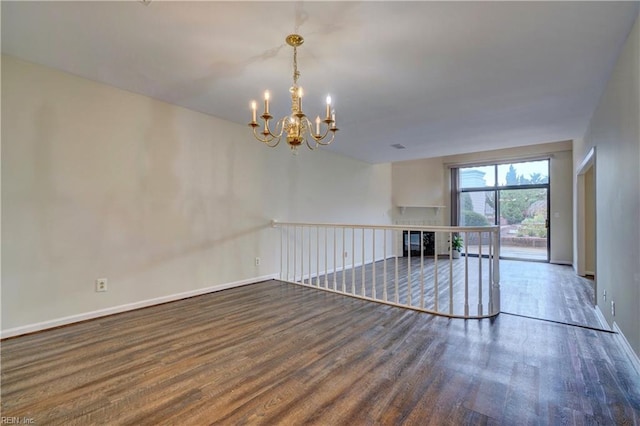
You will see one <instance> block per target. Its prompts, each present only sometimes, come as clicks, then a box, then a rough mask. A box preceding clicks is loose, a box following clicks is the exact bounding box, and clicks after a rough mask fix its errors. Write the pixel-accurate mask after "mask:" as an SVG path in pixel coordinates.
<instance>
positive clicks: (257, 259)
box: [256, 257, 260, 266]
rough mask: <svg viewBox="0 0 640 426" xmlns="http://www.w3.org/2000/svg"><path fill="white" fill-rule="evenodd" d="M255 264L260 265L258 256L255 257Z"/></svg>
mask: <svg viewBox="0 0 640 426" xmlns="http://www.w3.org/2000/svg"><path fill="white" fill-rule="evenodd" d="M256 266H260V258H259V257H256Z"/></svg>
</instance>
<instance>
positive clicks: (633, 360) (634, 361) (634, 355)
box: [613, 321, 640, 374]
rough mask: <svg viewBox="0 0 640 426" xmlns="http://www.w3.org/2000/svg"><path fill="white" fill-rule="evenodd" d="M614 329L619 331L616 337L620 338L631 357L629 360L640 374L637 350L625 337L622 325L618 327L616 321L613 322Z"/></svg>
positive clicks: (623, 347) (622, 345)
mask: <svg viewBox="0 0 640 426" xmlns="http://www.w3.org/2000/svg"><path fill="white" fill-rule="evenodd" d="M613 331H615V332H616V333H617V334H616V338H617V340H618V344H619V345H620V347H621V348H622V350H623V351H624V352H625V354H626V355H627V356H628V357H629V361H631V365H633V368H635V369H636V373H638V374H640V358H638V354H637V353H635V351H634V350H633V348H632V347H631V345H630V344H629V341H628V340H627V338H626V337H625V335H624V333H622V330H620V327H618V324H616V322H615V321H614V322H613Z"/></svg>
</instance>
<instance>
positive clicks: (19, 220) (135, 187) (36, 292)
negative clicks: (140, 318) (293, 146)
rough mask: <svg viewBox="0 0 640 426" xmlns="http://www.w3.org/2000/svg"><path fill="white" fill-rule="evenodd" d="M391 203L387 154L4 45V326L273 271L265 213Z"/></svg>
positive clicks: (294, 215)
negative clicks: (124, 85)
mask: <svg viewBox="0 0 640 426" xmlns="http://www.w3.org/2000/svg"><path fill="white" fill-rule="evenodd" d="M336 143H348V141H340V140H338V141H337V142H336ZM390 210H391V166H390V165H388V164H386V165H384V164H383V165H369V164H365V163H362V162H358V161H354V160H351V159H347V158H344V157H341V156H337V155H333V154H331V153H329V152H327V151H322V150H317V151H314V152H310V151H308V150H305V151H302V152H300V154H299V155H298V156H292V155H291V154H290V153H289V150H288V148H287V147H286V146H280V147H278V148H276V149H269V148H266V147H264V146H262V145H261V144H260V143H259V142H257V141H255V140H254V139H253V137H252V136H251V134H250V132H249V129H248V128H247V127H246V126H242V125H239V124H234V123H230V122H227V121H223V120H220V119H217V118H215V117H211V116H207V115H204V114H201V113H197V112H194V111H190V110H187V109H184V108H180V107H176V106H172V105H169V104H165V103H162V102H158V101H156V100H153V99H150V98H147V97H144V96H140V95H136V94H132V93H129V92H125V91H122V90H118V89H114V88H112V87H108V86H105V85H102V84H98V83H95V82H92V81H88V80H84V79H81V78H77V77H74V76H71V75H69V74H65V73H61V72H57V71H54V70H51V69H47V68H44V67H40V66H37V65H33V64H29V63H25V62H22V61H18V60H15V59H13V58H10V57H4V56H3V58H2V289H1V295H2V315H1V317H2V330H3V333H4V334H5V335H7V333H6V332H7V331H12V330H13V332H15V331H16V330H28V329H33V328H34V327H35V326H34V325H38V324H40V325H39V326H47V325H51V324H52V323H56V321H58V322H64V321H65V318H66V319H67V320H73V319H78V318H79V317H78V316H82V315H84V314H86V313H96V312H98V313H100V312H102V313H104V312H106V311H108V310H109V309H114V308H117V307H123V306H124V307H126V306H133V305H132V304H134V305H135V304H136V303H140V302H141V301H149V300H157V299H158V298H163V297H167V296H170V295H176V294H183V293H188V292H192V291H198V290H199V289H207V288H215V287H216V286H223V285H226V284H229V283H238V282H250V281H252V280H255V279H256V278H261V277H268V276H271V275H272V274H275V273H276V272H277V256H276V250H275V247H277V245H276V244H275V240H276V239H275V236H276V235H277V234H276V231H275V230H274V229H272V228H271V227H270V226H269V223H270V220H271V219H278V220H291V221H327V222H341V221H349V222H351V221H354V220H357V222H359V223H389V222H390ZM256 256H259V257H261V258H262V262H261V265H260V266H255V264H254V258H255V257H256ZM102 277H106V278H108V280H109V283H108V284H109V291H108V292H106V293H96V292H95V291H94V281H95V279H97V278H102ZM39 326H38V327H39ZM35 328H37V327H35ZM8 334H11V333H8Z"/></svg>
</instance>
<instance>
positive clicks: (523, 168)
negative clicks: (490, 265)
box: [453, 159, 549, 261]
mask: <svg viewBox="0 0 640 426" xmlns="http://www.w3.org/2000/svg"><path fill="white" fill-rule="evenodd" d="M453 176H457V179H453V181H454V182H453V183H454V191H455V198H454V199H457V200H458V205H457V209H456V211H457V217H455V218H454V219H455V220H457V223H458V225H460V226H474V227H475V226H490V225H499V226H500V245H501V256H502V257H506V258H517V259H527V260H543V261H548V259H549V255H548V253H549V239H548V238H547V230H548V227H549V226H548V225H549V221H548V210H549V209H548V205H549V160H548V159H546V160H537V161H523V162H513V163H507V164H488V165H481V166H473V167H461V168H459V169H456V170H455V171H454V173H453ZM473 250H474V246H473V244H472V245H470V247H469V253H468V254H474V253H473ZM476 253H477V252H476Z"/></svg>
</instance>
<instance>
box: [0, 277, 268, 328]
mask: <svg viewBox="0 0 640 426" xmlns="http://www.w3.org/2000/svg"><path fill="white" fill-rule="evenodd" d="M271 279H277V275H276V274H272V275H264V276H261V277H254V278H249V279H246V280H240V281H234V282H230V283H224V284H218V285H214V286H211V287H205V288H199V289H196V290H190V291H185V292H183V293H176V294H170V295H168V296H162V297H156V298H153V299H147V300H141V301H139V302H133V303H127V304H124V305H119V306H113V307H110V308H105V309H99V310H97V311H91V312H84V313H81V314H76V315H70V316H68V317H63V318H56V319H53V320H48V321H43V322H38V323H35V324H29V325H23V326H20V327H14V328H10V329H7V330H2V331H1V332H0V339H5V338H7V337H15V336H20V335H22V334H28V333H34V332H36V331H42V330H46V329H49V328H54V327H60V326H63V325H68V324H73V323H75V322H80V321H86V320H90V319H95V318H100V317H104V316H107V315H113V314H118V313H121V312H127V311H132V310H134V309H140V308H146V307H149V306H153V305H159V304H161V303H167V302H174V301H176V300H180V299H187V298H189V297H194V296H200V295H202V294H206V293H213V292H216V291H220V290H226V289H228V288H233V287H240V286H243V285H247V284H253V283H257V282H260V281H266V280H271Z"/></svg>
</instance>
